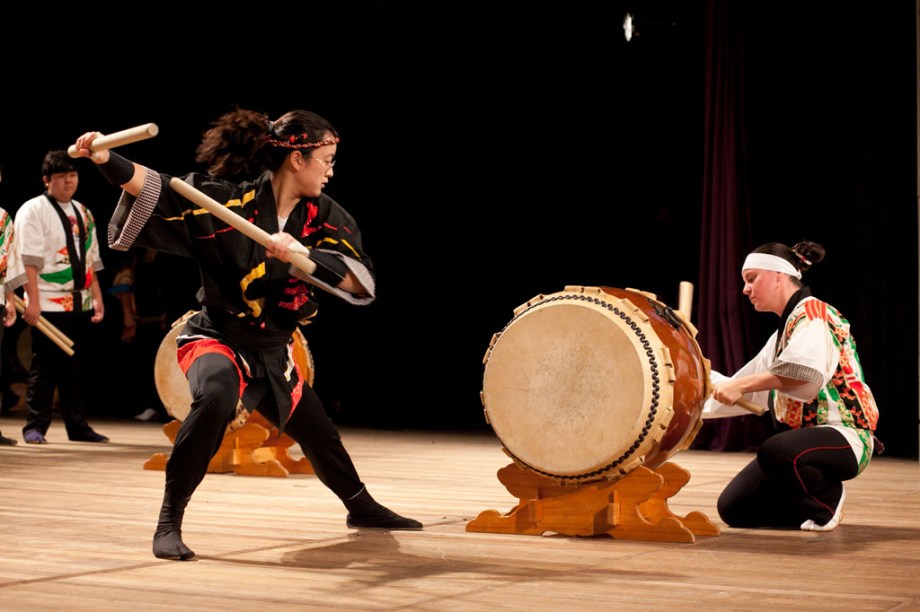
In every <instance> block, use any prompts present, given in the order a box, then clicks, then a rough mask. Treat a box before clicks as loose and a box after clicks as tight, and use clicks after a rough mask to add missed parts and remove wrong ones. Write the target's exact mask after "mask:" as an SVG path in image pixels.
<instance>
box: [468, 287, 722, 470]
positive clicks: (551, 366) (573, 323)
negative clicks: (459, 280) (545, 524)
mask: <svg viewBox="0 0 920 612" xmlns="http://www.w3.org/2000/svg"><path fill="white" fill-rule="evenodd" d="M695 337H696V330H695V329H694V328H693V326H692V324H690V323H689V322H688V321H685V320H684V318H683V317H682V316H681V315H680V314H679V313H678V312H676V311H674V310H672V309H670V308H668V307H667V306H665V305H664V304H663V303H661V302H659V301H657V299H656V298H655V296H654V295H652V294H649V293H646V292H642V291H636V290H632V289H617V288H613V287H581V286H568V287H566V288H565V290H564V291H561V292H559V293H553V294H550V295H539V296H537V297H535V298H533V299H532V300H530V301H529V302H527V303H526V304H522V305H521V306H519V307H518V308H517V309H515V311H514V317H513V318H512V319H511V321H510V322H509V323H508V324H507V325H506V326H505V327H504V329H502V330H501V331H500V332H498V333H496V334H495V335H494V336H493V337H492V341H491V343H490V345H489V348H488V350H487V351H486V355H485V358H484V360H483V363H484V364H485V373H484V376H483V388H482V403H483V406H484V409H485V414H486V420H487V421H488V423H489V424H490V426H491V427H492V429H493V430H494V432H495V434H496V436H498V439H499V440H500V441H501V443H502V446H503V447H504V450H505V452H506V453H507V454H508V455H509V456H510V457H511V458H512V459H513V460H514V462H515V463H517V464H518V465H519V466H520V467H522V468H526V469H528V470H531V471H533V472H536V473H538V474H541V475H543V476H546V477H549V478H551V479H552V480H554V481H556V482H561V483H563V484H565V483H581V482H591V481H597V480H605V479H606V480H611V481H612V480H616V479H618V478H621V477H623V476H625V475H626V474H628V473H629V472H631V471H633V470H635V469H636V468H637V467H639V466H645V467H648V468H650V469H654V468H656V467H658V466H660V465H662V464H663V463H665V461H667V459H668V458H669V457H671V456H672V455H673V454H674V453H676V452H678V451H679V450H683V449H685V448H687V447H688V446H689V445H690V443H691V442H692V441H693V438H694V437H695V436H696V434H697V432H698V431H699V429H700V427H701V426H702V418H701V414H702V408H703V401H704V400H705V399H706V398H707V397H708V396H709V395H710V393H711V383H710V382H709V374H710V369H709V361H708V360H707V359H705V358H704V357H703V355H702V353H701V352H700V349H699V346H698V345H697V343H696V340H695Z"/></svg>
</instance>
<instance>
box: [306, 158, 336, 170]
mask: <svg viewBox="0 0 920 612" xmlns="http://www.w3.org/2000/svg"><path fill="white" fill-rule="evenodd" d="M310 159H312V160H313V161H317V162H319V163H321V164H322V165H323V174H325V173H327V172H329V171H330V170H332V169H333V168H334V167H335V160H334V159H333V160H332V161H331V162H327V161H326V160H324V159H320V158H318V157H311V158H310Z"/></svg>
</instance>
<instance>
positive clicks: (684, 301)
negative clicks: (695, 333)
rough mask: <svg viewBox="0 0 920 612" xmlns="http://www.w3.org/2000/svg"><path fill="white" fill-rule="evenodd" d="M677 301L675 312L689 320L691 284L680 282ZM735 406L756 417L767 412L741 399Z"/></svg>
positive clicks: (691, 305)
mask: <svg viewBox="0 0 920 612" xmlns="http://www.w3.org/2000/svg"><path fill="white" fill-rule="evenodd" d="M678 295H679V297H678V301H677V310H678V312H680V313H681V314H682V315H684V318H685V319H686V320H687V321H689V320H690V311H691V310H692V309H693V283H689V282H687V281H681V282H680V289H679V291H678ZM735 405H736V406H741V407H742V408H744V409H745V410H748V411H750V412H753V413H754V414H756V415H757V416H761V415H762V414H763V413H764V412H766V411H767V409H766V408H764V407H763V406H758V405H757V404H755V403H754V402H752V401H749V400H746V399H744V398H743V397H742V398H741V399H739V400H738V401H737V402H735Z"/></svg>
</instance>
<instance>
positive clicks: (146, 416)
mask: <svg viewBox="0 0 920 612" xmlns="http://www.w3.org/2000/svg"><path fill="white" fill-rule="evenodd" d="M156 416H157V411H156V410H154V409H153V408H147V409H146V410H144V411H143V412H142V413H140V414H138V415H136V416H135V417H134V420H136V421H152V420H153V419H154V418H155V417H156Z"/></svg>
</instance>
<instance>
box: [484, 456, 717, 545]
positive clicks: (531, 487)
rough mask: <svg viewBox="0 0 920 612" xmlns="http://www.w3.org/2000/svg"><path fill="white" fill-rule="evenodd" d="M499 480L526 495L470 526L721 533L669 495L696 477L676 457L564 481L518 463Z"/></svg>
mask: <svg viewBox="0 0 920 612" xmlns="http://www.w3.org/2000/svg"><path fill="white" fill-rule="evenodd" d="M498 479H499V481H500V482H501V483H502V484H503V485H505V488H507V489H508V491H509V492H510V493H511V494H512V495H514V496H515V497H517V498H518V499H519V500H520V503H519V504H518V505H517V506H515V507H514V508H513V509H512V510H511V511H510V512H508V513H507V514H505V515H500V514H499V513H498V512H497V511H495V510H486V511H484V512H481V513H480V514H479V516H478V517H476V518H475V519H474V520H472V521H470V522H469V523H468V524H467V526H466V530H467V531H475V532H490V533H511V534H521V535H542V534H543V533H545V532H547V531H552V532H555V533H558V534H561V535H567V536H596V535H601V534H607V535H609V536H611V537H613V538H615V539H620V540H648V541H655V542H695V541H696V536H717V535H719V528H718V527H717V526H716V525H714V524H713V523H712V522H711V521H710V520H709V519H708V518H707V517H706V515H704V514H702V513H701V512H691V513H690V514H688V515H687V516H685V517H683V518H681V517H679V516H677V515H675V514H673V513H672V512H671V511H670V510H669V509H668V503H667V500H668V498H669V497H673V496H674V495H675V494H676V493H677V492H678V491H679V490H680V489H681V488H682V487H683V486H684V485H685V484H687V482H688V481H689V480H690V472H688V471H687V470H685V469H683V468H681V467H679V466H678V465H676V464H674V463H665V464H664V465H661V466H659V467H658V468H656V469H654V470H652V469H649V468H646V467H644V466H640V467H639V468H637V469H635V470H633V471H632V472H630V473H628V474H627V475H626V476H623V477H622V478H620V479H618V480H616V481H614V482H608V481H606V480H604V481H598V482H583V483H576V484H569V485H560V484H558V482H557V481H555V480H552V479H550V478H547V477H544V476H541V475H539V474H537V473H535V472H531V471H529V470H525V469H524V468H521V467H519V466H518V465H517V464H513V463H512V464H511V465H508V466H505V467H504V468H502V469H500V470H499V471H498Z"/></svg>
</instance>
